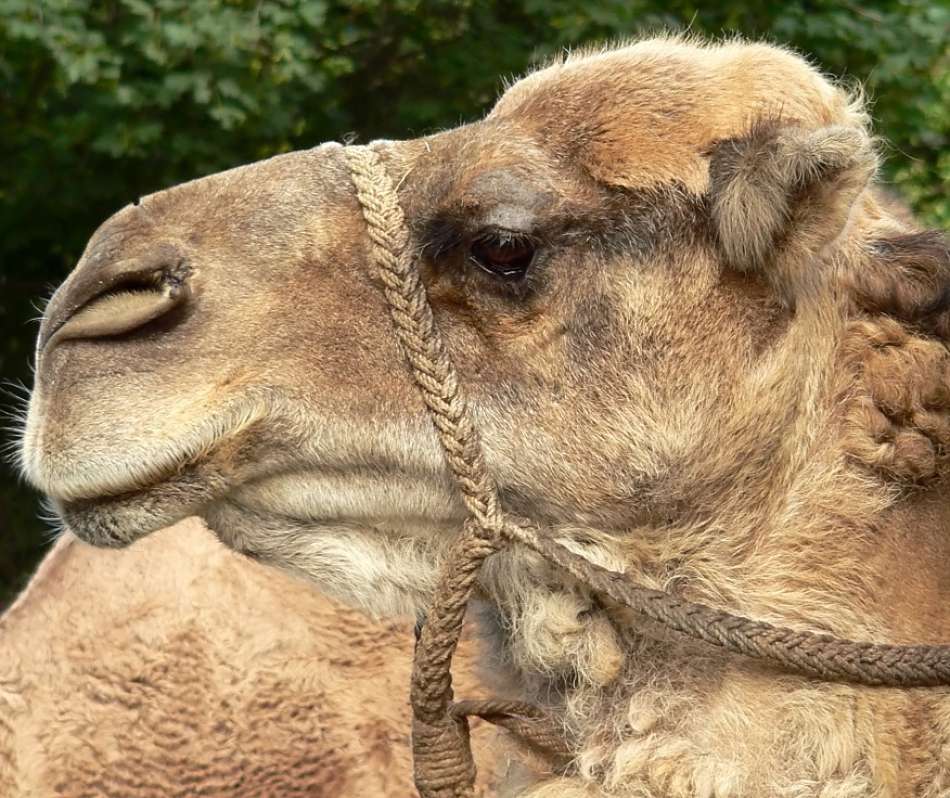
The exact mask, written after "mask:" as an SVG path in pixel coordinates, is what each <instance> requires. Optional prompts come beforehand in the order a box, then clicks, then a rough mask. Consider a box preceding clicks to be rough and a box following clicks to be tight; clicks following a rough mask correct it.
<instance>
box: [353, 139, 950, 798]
mask: <svg viewBox="0 0 950 798" xmlns="http://www.w3.org/2000/svg"><path fill="white" fill-rule="evenodd" d="M344 157H345V159H346V163H347V165H348V167H349V170H350V175H351V177H352V180H353V184H354V185H355V186H356V194H357V198H358V200H359V204H360V207H361V209H362V213H363V218H364V219H365V221H366V228H367V233H368V235H369V238H370V241H371V257H372V261H373V264H374V266H375V268H376V271H377V274H378V276H379V277H380V279H381V280H382V283H383V292H384V294H385V297H386V301H387V303H388V305H389V312H390V316H391V318H392V322H393V327H394V329H395V332H396V337H397V338H398V340H399V343H400V346H401V348H402V351H403V353H404V355H405V357H406V360H407V361H408V363H409V367H410V370H411V371H412V376H413V379H414V380H415V382H416V385H417V386H418V387H419V390H420V392H421V394H422V398H423V400H424V401H425V404H426V407H427V408H428V411H429V416H430V418H431V419H432V423H433V424H434V426H435V428H436V431H437V433H438V436H439V441H440V442H441V444H442V448H443V450H444V452H445V457H446V462H447V463H448V465H449V468H450V469H451V471H452V474H453V475H454V477H455V481H456V483H457V485H458V487H459V491H460V492H461V495H462V499H463V501H464V503H465V506H466V508H467V509H468V511H469V515H470V517H469V519H468V520H467V521H466V522H465V525H464V527H463V529H462V533H461V535H460V536H459V538H458V540H456V542H455V543H454V544H453V546H452V548H451V550H450V552H449V555H448V557H447V558H446V560H445V564H444V566H443V568H442V570H441V573H440V575H439V579H438V582H437V586H436V589H435V593H434V596H433V599H432V604H431V606H430V607H429V610H428V613H427V618H426V622H425V624H424V625H423V627H422V630H421V633H420V634H419V637H418V641H417V645H416V652H415V657H414V659H413V669H412V682H411V686H410V699H411V703H412V712H413V721H412V749H413V761H414V776H415V780H416V786H417V787H418V789H419V793H420V794H421V796H422V798H470V796H472V795H474V789H475V763H474V759H473V757H472V751H471V743H470V740H469V730H468V720H467V717H468V716H471V715H475V716H478V717H482V718H484V719H486V720H488V721H490V722H492V723H495V724H497V725H499V726H503V727H504V728H507V729H508V730H509V731H511V732H512V733H514V734H515V735H516V736H518V737H519V738H520V739H522V740H523V741H525V742H526V743H527V744H528V745H529V747H533V748H535V749H536V750H538V751H540V752H542V753H544V754H546V755H547V756H549V758H550V759H551V760H552V761H553V762H555V763H556V764H558V765H561V766H565V765H567V764H568V763H569V762H570V760H571V758H572V748H571V745H570V741H568V740H566V739H565V735H564V733H563V729H561V728H560V727H559V726H558V724H557V723H556V722H555V720H554V719H552V718H550V717H548V716H547V715H546V714H545V713H544V712H543V711H542V710H540V709H539V708H537V707H535V706H533V705H531V704H527V703H524V702H505V701H491V700H488V701H461V702H458V703H454V704H453V700H452V699H453V693H452V676H451V665H452V657H453V655H454V653H455V649H456V647H457V646H458V641H459V637H460V635H461V631H462V622H463V620H464V617H465V608H466V606H467V605H468V602H469V600H470V599H471V596H472V591H473V589H474V586H475V583H476V580H477V577H478V573H479V570H480V568H481V565H482V563H483V562H484V561H485V559H486V558H487V557H488V556H490V555H491V554H493V553H494V552H496V551H498V550H499V549H501V548H503V547H504V546H506V545H509V544H511V543H520V544H522V545H524V546H526V547H528V548H529V549H532V550H533V551H535V552H537V553H538V554H540V555H541V556H542V557H544V558H545V559H546V560H548V561H549V562H552V563H554V564H556V565H558V566H559V567H560V568H562V569H563V570H565V571H566V572H567V573H569V574H570V575H571V576H572V577H574V578H575V579H576V580H577V581H578V582H580V583H582V584H584V585H587V586H588V587H590V588H591V589H593V590H594V591H596V592H599V593H602V594H604V595H607V596H609V597H610V598H611V599H613V600H614V601H616V602H618V603H621V604H624V605H626V606H627V607H629V608H631V609H633V610H635V611H636V612H638V613H640V614H642V615H644V616H646V617H647V618H650V619H651V620H653V621H656V622H659V623H661V624H663V625H665V626H666V627H667V628H669V629H672V630H674V631H676V632H680V633H682V634H685V635H687V636H689V637H691V638H693V639H696V640H701V641H704V642H706V643H708V644H710V645H714V646H718V647H720V648H723V649H725V650H726V651H729V652H732V653H734V654H741V655H744V656H748V657H754V658H758V659H763V660H767V661H769V662H772V663H773V664H776V665H780V666H782V667H784V668H786V669H788V670H791V671H795V672H798V673H800V674H804V675H806V676H811V677H816V678H819V679H824V680H828V681H847V682H852V683H856V684H862V685H870V686H890V687H936V686H948V685H950V646H946V645H937V646H927V645H917V646H897V645H889V644H883V643H866V642H855V641H851V640H844V639H841V638H837V637H834V636H831V635H822V634H815V633H812V632H800V631H795V630H793V629H787V628H783V627H777V626H772V625H771V624H767V623H763V622H761V621H755V620H752V619H750V618H744V617H742V616H739V615H733V614H731V613H727V612H722V611H720V610H716V609H714V608H712V607H707V606H705V605H703V604H697V603H693V602H688V601H683V600H681V599H679V598H677V597H675V596H672V595H670V594H669V593H666V592H664V591H658V590H651V589H648V588H644V587H640V586H638V585H635V584H633V583H631V582H630V581H629V580H628V579H627V578H626V576H625V575H624V574H620V573H616V572H613V571H609V570H607V569H605V568H602V567H600V566H598V565H595V564H593V563H591V562H589V561H588V560H585V559H584V558H583V557H580V556H579V555H577V554H574V553H573V552H571V551H569V550H568V549H567V548H565V547H564V546H562V545H561V544H559V543H557V542H556V541H555V540H554V536H553V535H552V534H551V533H550V530H548V531H546V530H543V529H540V528H538V527H536V526H535V525H533V524H531V523H529V522H524V521H521V520H517V519H515V518H513V517H511V516H509V515H507V514H505V513H504V511H503V509H502V506H501V501H500V498H499V493H498V487H497V485H496V483H495V480H494V479H493V478H492V476H491V474H490V472H489V471H488V469H487V468H486V466H485V459H484V456H483V454H482V446H481V442H480V439H479V435H478V430H477V429H476V427H475V425H474V423H473V421H472V416H471V412H470V410H469V407H468V405H467V403H466V401H465V397H464V394H463V391H462V388H461V386H460V383H459V379H458V373H457V372H456V370H455V367H454V365H453V364H452V361H451V360H450V358H449V357H448V354H447V352H446V348H445V344H444V342H443V339H442V336H441V334H440V333H439V329H438V327H437V326H436V325H435V321H434V319H433V317H432V308H431V307H430V305H429V301H428V297H427V296H426V292H425V288H424V286H423V285H422V282H421V280H420V278H419V273H418V270H417V269H416V267H415V264H414V262H413V257H412V251H411V247H410V240H409V228H408V226H407V224H406V220H405V217H404V215H403V212H402V208H401V207H400V205H399V199H398V196H397V194H396V190H395V187H394V186H393V183H392V180H391V179H390V177H389V175H388V174H387V172H386V170H385V169H384V168H383V166H382V164H381V162H380V158H379V154H378V152H377V151H376V150H374V149H373V148H372V147H353V146H351V147H346V148H344Z"/></svg>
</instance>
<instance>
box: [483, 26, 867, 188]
mask: <svg viewBox="0 0 950 798" xmlns="http://www.w3.org/2000/svg"><path fill="white" fill-rule="evenodd" d="M851 114H852V110H851V108H850V107H849V102H848V97H847V96H846V95H845V93H844V92H842V91H840V90H838V89H836V88H835V87H834V86H832V85H831V84H830V83H829V82H828V81H827V80H825V79H824V78H823V77H822V75H821V74H820V73H819V72H818V71H817V70H815V69H814V68H812V67H811V66H810V65H809V64H808V63H807V62H805V61H804V60H803V59H801V58H799V57H797V56H795V55H793V54H792V53H790V52H788V51H786V50H783V49H781V48H778V47H772V46H769V45H763V44H744V43H738V42H736V43H729V44H724V45H701V44H695V43H691V42H689V41H684V40H679V39H656V40H648V41H643V42H639V43H637V44H633V45H630V46H627V47H622V48H620V49H614V50H607V51H603V52H598V53H588V54H583V55H579V56H571V57H568V58H566V59H564V60H562V61H560V62H558V63H555V64H552V65H551V66H548V67H546V68H544V69H541V70H539V71H538V72H535V73H533V74H531V75H529V76H527V77H526V78H524V79H522V80H520V81H518V82H517V83H515V84H514V85H513V86H512V87H511V88H509V89H508V91H507V92H505V94H504V95H503V96H502V97H501V99H500V100H499V101H498V103H497V105H496V106H495V108H494V110H493V111H492V113H491V115H490V117H489V118H490V119H497V120H499V121H500V120H506V121H510V122H512V123H514V124H517V125H518V126H519V127H521V128H522V129H524V130H525V131H527V132H529V134H530V135H532V136H533V137H534V138H536V139H538V140H542V141H544V142H546V146H547V147H548V148H549V149H550V150H552V151H553V152H555V153H556V154H558V155H560V156H561V157H564V158H573V159H576V160H578V161H579V162H580V164H581V165H583V166H584V167H585V168H586V169H587V171H588V172H590V173H591V174H592V175H593V176H594V177H595V178H597V179H600V180H602V181H604V182H606V183H610V184H618V185H623V186H625V187H636V186H653V185H657V184H659V183H664V182H670V181H677V182H681V183H685V184H686V185H688V186H690V187H691V188H694V189H696V190H702V189H703V188H704V187H705V180H706V176H707V169H706V165H705V160H704V158H705V150H706V149H707V148H708V147H709V145H710V144H711V143H713V142H715V141H717V140H720V139H724V138H732V137H734V136H738V135H742V134H744V133H745V132H747V131H748V129H749V128H750V126H751V125H752V123H753V122H755V121H757V120H761V119H763V118H778V117H781V118H783V119H785V120H789V121H794V122H798V123H800V124H803V125H805V126H817V125H827V124H834V123H839V122H847V121H852V120H851V119H850V117H851Z"/></svg>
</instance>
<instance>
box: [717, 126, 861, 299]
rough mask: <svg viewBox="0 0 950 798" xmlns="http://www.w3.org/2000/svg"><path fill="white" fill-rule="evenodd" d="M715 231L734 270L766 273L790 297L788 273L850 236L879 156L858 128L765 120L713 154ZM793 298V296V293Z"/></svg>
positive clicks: (721, 144) (792, 277) (721, 143)
mask: <svg viewBox="0 0 950 798" xmlns="http://www.w3.org/2000/svg"><path fill="white" fill-rule="evenodd" d="M707 155H708V156H709V183H710V188H709V191H710V200H711V214H712V221H713V227H714V230H715V234H716V237H717V239H718V242H719V245H720V247H721V249H722V253H723V255H724V257H725V259H726V261H727V263H728V265H729V266H730V267H732V268H735V269H738V270H741V271H762V272H764V273H766V274H767V275H768V276H769V277H770V278H772V279H773V281H777V282H778V283H780V284H781V286H782V287H783V288H785V289H786V290H788V289H793V288H794V286H793V285H788V284H787V283H788V282H790V281H791V282H792V283H794V282H795V279H796V275H795V274H793V273H789V272H788V269H790V268H793V267H794V266H795V264H796V263H797V264H798V268H799V269H801V264H802V263H803V262H804V263H807V262H808V259H806V260H804V261H803V260H802V259H801V258H800V257H788V256H789V255H802V254H805V255H808V254H810V255H812V256H814V255H817V254H819V253H820V252H821V251H822V250H823V248H824V247H826V246H827V245H828V244H829V243H831V242H833V241H834V240H835V239H836V238H837V237H838V236H839V235H840V234H841V233H842V231H843V230H844V229H845V227H846V225H847V223H848V218H849V215H850V213H851V209H852V207H853V206H854V204H855V201H856V200H857V198H858V197H859V196H860V194H861V193H862V191H864V189H865V188H867V187H868V185H869V183H870V181H871V179H872V177H873V175H874V172H875V170H876V168H877V157H876V154H875V151H874V146H873V142H872V140H871V137H870V136H869V135H868V133H867V132H866V131H865V130H864V129H863V128H862V127H858V126H846V125H829V126H826V127H820V128H817V129H815V128H812V129H807V128H803V127H800V126H798V125H796V124H794V123H783V122H782V121H777V120H760V121H758V122H756V123H755V124H753V125H752V126H751V128H750V129H749V131H748V132H747V133H746V134H745V135H743V136H740V137H736V138H731V139H725V140H721V141H718V142H716V143H715V144H714V145H713V146H712V147H711V148H710V149H709V150H708V151H707ZM793 293H794V291H793Z"/></svg>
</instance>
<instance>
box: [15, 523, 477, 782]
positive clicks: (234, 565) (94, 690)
mask: <svg viewBox="0 0 950 798" xmlns="http://www.w3.org/2000/svg"><path fill="white" fill-rule="evenodd" d="M275 576H276V577H277V578H276V579H275V578H274V577H275ZM473 642H474V641H472V640H467V641H466V642H465V644H464V646H463V648H462V651H461V655H460V656H461V658H460V668H459V670H458V672H457V678H458V679H459V680H460V689H463V690H466V691H467V692H471V693H475V692H477V690H478V682H477V680H476V679H475V677H474V676H473V673H472V664H473V662H474V656H473V654H474V652H473V649H472V645H473ZM0 648H2V650H3V653H4V656H3V660H2V662H0V795H4V796H11V798H12V797H13V796H20V797H21V798H26V796H37V798H39V796H63V797H64V798H80V797H81V796H89V798H92V797H93V796H94V797H95V798H106V796H116V798H118V797H119V796H121V798H146V797H148V798H171V797H172V796H193V795H211V796H215V798H226V796H234V798H238V796H240V797H241V798H248V797H249V796H275V795H280V796H307V798H315V796H325V798H342V796H352V798H364V797H367V798H372V797H373V796H377V797H379V798H382V796H394V795H409V794H410V793H411V791H412V781H411V769H410V762H409V739H408V723H409V717H408V698H407V689H408V688H407V684H408V681H407V680H408V678H409V660H410V657H411V648H412V631H411V628H410V627H409V625H408V624H407V623H406V622H402V621H398V622H397V621H394V622H389V623H386V624H377V623H373V622H371V621H369V620H368V619H367V618H366V617H365V616H363V615H362V614H361V613H358V612H355V611H353V610H349V609H346V608H343V607H340V606H339V605H337V604H335V603H333V602H330V601H328V600H327V599H326V598H324V597H322V596H320V594H319V593H317V592H316V591H313V590H311V589H310V588H309V587H308V586H307V585H305V584H302V583H300V582H296V581H294V580H293V579H290V578H287V577H283V576H280V575H277V574H274V573H273V572H271V571H269V570H268V569H265V568H263V567H261V566H258V565H255V564H254V563H252V562H250V561H248V560H247V559H245V558H242V557H238V556H236V555H234V554H232V553H230V552H228V551H227V550H226V549H224V548H223V547H222V546H220V545H218V544H217V543H216V541H215V540H214V538H213V536H211V535H210V534H208V532H207V530H206V529H204V528H203V527H202V525H201V524H200V523H198V522H197V521H196V520H191V521H187V522H184V523H182V524H179V525H177V526H176V527H174V528H173V529H169V530H166V531H163V532H161V533H159V534H157V535H155V536H153V537H151V538H149V539H148V540H143V541H141V542H140V543H138V544H136V545H135V546H133V547H131V548H129V549H125V550H123V551H121V552H112V553H103V552H97V551H96V550H94V549H92V548H91V547H88V546H85V545H84V544H82V543H80V542H78V541H76V539H75V538H73V537H72V536H71V535H66V536H64V537H63V538H62V539H61V540H60V541H59V542H58V543H57V544H56V546H55V548H54V549H53V551H52V552H51V554H50V555H49V556H48V557H47V559H46V560H45V561H44V563H43V565H42V566H41V567H40V571H39V572H38V574H37V575H36V577H35V578H34V579H33V581H32V582H31V584H30V586H29V587H28V588H27V590H26V592H25V593H24V595H23V596H21V597H20V599H19V600H18V602H17V604H16V606H14V607H13V608H12V609H11V610H9V611H8V612H7V613H6V614H5V615H4V616H3V618H2V620H0ZM490 734H491V732H490V731H489V730H488V729H486V728H485V727H484V726H480V727H477V728H476V730H475V740H476V745H478V746H480V747H481V748H482V756H481V759H482V760H483V761H491V760H493V759H495V757H494V756H489V755H487V754H486V753H485V751H486V750H487V749H486V745H487V742H488V736H490ZM483 775H484V776H486V780H485V781H484V782H483V784H484V785H485V789H486V790H487V791H488V792H487V793H486V794H494V790H492V789H491V783H492V778H493V777H492V775H491V773H490V771H489V770H487V769H486V768H484V767H483Z"/></svg>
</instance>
